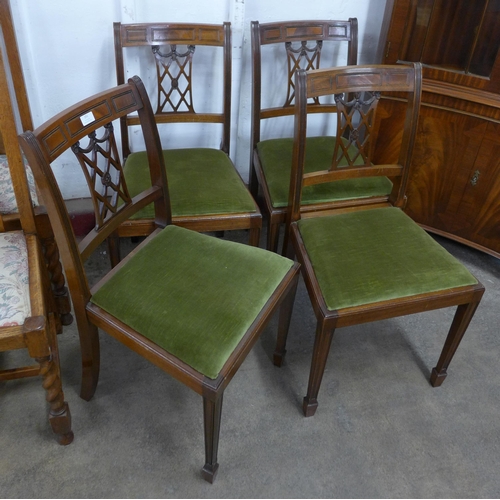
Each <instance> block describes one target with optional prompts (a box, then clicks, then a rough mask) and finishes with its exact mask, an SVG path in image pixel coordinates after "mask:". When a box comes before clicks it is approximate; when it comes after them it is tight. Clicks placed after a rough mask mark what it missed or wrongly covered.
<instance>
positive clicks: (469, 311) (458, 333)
mask: <svg viewBox="0 0 500 500" xmlns="http://www.w3.org/2000/svg"><path fill="white" fill-rule="evenodd" d="M481 296H482V292H481V293H480V295H479V298H478V300H477V301H474V302H470V303H469V304H462V305H460V306H458V307H457V311H456V313H455V317H454V318H453V322H452V324H451V327H450V331H449V333H448V336H447V337H446V341H445V343H444V346H443V350H442V352H441V356H440V357H439V361H438V363H437V365H436V366H435V367H434V368H433V369H432V373H431V379H430V382H431V385H432V386H433V387H439V386H440V385H441V384H442V383H443V382H444V379H445V378H446V375H447V373H446V370H447V369H448V366H449V364H450V363H451V360H452V359H453V356H454V355H455V352H456V351H457V348H458V346H459V344H460V341H461V340H462V337H463V336H464V334H465V331H466V330H467V327H468V326H469V323H470V322H471V319H472V317H473V316H474V313H475V312H476V309H477V306H478V305H479V301H480V300H481Z"/></svg>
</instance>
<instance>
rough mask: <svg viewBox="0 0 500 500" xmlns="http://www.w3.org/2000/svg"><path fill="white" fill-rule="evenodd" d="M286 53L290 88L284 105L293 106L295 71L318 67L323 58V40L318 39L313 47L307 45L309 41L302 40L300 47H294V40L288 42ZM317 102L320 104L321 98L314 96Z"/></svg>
mask: <svg viewBox="0 0 500 500" xmlns="http://www.w3.org/2000/svg"><path fill="white" fill-rule="evenodd" d="M285 47H286V55H287V61H288V90H287V96H286V101H285V104H284V107H286V106H291V105H292V104H293V100H294V99H295V73H296V72H297V71H298V70H299V69H305V70H306V71H309V70H311V69H318V68H319V63H320V59H321V49H322V47H323V41H322V40H318V41H316V43H315V44H314V46H313V47H309V46H308V45H307V41H305V40H304V41H302V42H300V47H297V48H294V47H293V45H292V42H286V43H285ZM313 101H314V103H315V104H319V98H318V97H315V98H313Z"/></svg>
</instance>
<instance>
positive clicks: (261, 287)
mask: <svg viewBox="0 0 500 500" xmlns="http://www.w3.org/2000/svg"><path fill="white" fill-rule="evenodd" d="M292 265H293V262H292V261H291V260H289V259H286V258H284V257H281V256H279V255H277V254H274V253H272V252H268V251H266V250H262V249H260V248H256V247H252V246H248V245H243V244H239V243H234V242H229V241H224V240H220V239H218V238H215V237H212V236H207V235H204V234H200V233H196V232H194V231H190V230H188V229H184V228H181V227H177V226H173V225H171V226H167V227H166V228H165V229H164V230H163V231H161V232H160V233H159V234H158V235H157V236H156V237H155V238H154V239H153V240H152V241H151V242H150V243H149V244H148V245H146V246H145V247H143V248H142V249H141V250H139V251H138V252H137V254H136V255H134V256H133V257H132V258H131V259H130V261H129V262H127V263H126V265H125V266H124V267H122V268H121V269H119V270H118V272H117V273H116V274H115V275H114V276H113V277H112V278H111V279H110V280H109V281H108V282H107V283H105V284H104V285H103V286H102V287H101V288H100V289H99V290H98V291H97V292H96V293H95V294H94V295H93V297H92V299H91V300H92V302H93V303H94V304H96V305H98V306H99V307H101V308H102V309H104V310H106V311H107V312H109V313H111V314H112V315H114V316H116V317H117V318H118V319H120V320H121V321H123V322H124V323H126V324H127V325H129V326H130V327H132V328H134V329H135V330H136V331H138V332H139V333H141V334H142V335H144V336H145V337H147V338H148V339H150V340H152V341H153V342H155V343H156V344H157V345H159V346H160V347H162V348H163V349H165V350H166V351H168V352H170V353H172V354H173V355H174V356H176V357H178V358H179V359H181V360H182V361H184V362H185V363H187V364H188V365H189V366H191V367H192V368H194V369H195V370H197V371H198V372H200V373H202V374H203V375H206V376H207V377H210V378H212V379H214V378H217V375H218V374H219V372H220V370H221V368H222V367H223V365H224V363H225V362H226V361H227V359H228V357H229V356H230V354H231V353H232V352H233V351H234V349H235V347H236V346H237V344H238V342H239V341H240V340H241V338H242V337H243V336H244V334H245V333H246V332H247V330H248V328H249V327H250V325H251V324H252V322H253V321H254V320H255V318H256V317H257V315H258V314H259V313H260V311H261V309H262V308H263V306H264V305H265V303H266V302H267V300H268V299H269V298H270V297H271V295H272V294H273V292H274V291H275V290H276V288H277V286H278V285H279V283H280V282H281V280H282V279H283V277H284V276H285V274H286V273H287V272H288V271H289V270H290V268H291V267H292Z"/></svg>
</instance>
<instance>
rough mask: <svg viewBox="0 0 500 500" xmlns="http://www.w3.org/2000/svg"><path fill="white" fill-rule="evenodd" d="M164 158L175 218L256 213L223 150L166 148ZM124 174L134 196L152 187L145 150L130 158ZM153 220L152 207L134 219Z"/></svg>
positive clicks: (126, 163) (253, 204) (245, 189)
mask: <svg viewBox="0 0 500 500" xmlns="http://www.w3.org/2000/svg"><path fill="white" fill-rule="evenodd" d="M163 156H164V158H165V168H166V171H167V179H168V188H169V193H170V201H171V206H172V215H173V217H178V216H189V215H208V214H227V213H245V212H255V203H254V200H253V198H252V196H251V194H250V193H249V191H248V189H247V188H246V186H245V184H244V183H243V181H242V180H241V177H240V176H239V175H238V172H237V171H236V170H235V168H234V166H233V164H232V163H231V160H230V159H229V157H228V156H227V155H226V154H225V153H224V152H223V151H220V150H217V149H210V148H196V149H167V150H164V151H163ZM124 174H125V181H126V183H127V186H128V188H129V192H130V195H131V196H132V197H133V196H135V195H137V194H139V193H140V192H142V191H144V190H145V189H147V188H148V187H149V186H151V180H150V176H149V166H148V161H147V154H146V152H145V151H142V152H138V153H132V154H131V155H129V157H128V158H127V161H126V162H125V167H124ZM153 217H154V209H153V205H149V206H148V207H146V208H144V209H143V210H141V211H140V212H138V213H136V214H135V215H134V216H133V217H132V218H133V219H150V218H153Z"/></svg>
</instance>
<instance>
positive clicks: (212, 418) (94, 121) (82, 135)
mask: <svg viewBox="0 0 500 500" xmlns="http://www.w3.org/2000/svg"><path fill="white" fill-rule="evenodd" d="M130 113H137V115H138V117H139V120H140V124H141V128H142V133H143V135H144V138H145V142H146V151H147V154H148V161H149V167H150V171H151V186H152V187H150V188H149V189H147V190H146V191H144V192H142V193H140V194H139V195H137V196H135V197H134V198H132V199H131V198H130V196H129V195H128V189H127V187H126V182H125V179H124V176H123V170H122V163H121V161H120V158H119V154H118V151H117V149H116V141H115V136H114V127H113V126H112V122H115V124H117V123H118V122H119V120H120V119H121V118H124V117H125V116H126V115H128V114H130ZM81 140H82V144H80V141H81ZM20 141H21V145H22V147H23V150H24V152H25V154H26V156H27V157H28V158H29V160H30V162H31V164H32V165H33V171H34V174H35V177H36V179H37V182H38V183H39V186H40V189H41V192H42V195H43V198H44V200H45V201H46V206H47V210H48V214H49V217H50V219H51V222H52V224H53V227H54V228H55V234H56V238H57V241H58V244H59V248H60V251H61V256H62V259H63V263H64V268H65V271H66V274H67V278H68V284H69V288H70V292H71V296H72V299H73V304H74V311H75V316H76V320H77V324H78V331H79V335H80V346H81V352H82V386H81V397H82V398H84V399H86V400H89V399H91V398H92V396H93V394H94V392H95V390H96V387H97V382H98V378H99V364H100V359H99V337H98V328H99V329H101V330H103V331H104V332H106V333H107V334H109V335H111V336H113V337H115V338H116V339H118V340H119V341H121V342H122V343H123V344H124V345H126V346H127V347H129V348H130V349H132V350H133V351H135V352H137V353H138V354H140V355H141V356H143V357H144V358H146V359H148V360H149V361H150V362H152V363H153V364H155V365H156V366H158V367H160V368H161V369H163V370H164V371H165V372H167V373H169V374H170V375H172V376H173V377H174V378H176V379H177V380H179V381H180V382H181V383H183V384H184V385H186V386H187V387H189V388H190V389H192V390H194V391H195V392H197V393H198V394H200V395H201V396H202V397H203V409H204V428H205V458H206V461H205V465H204V467H203V470H202V472H203V477H204V478H205V479H206V480H207V481H209V482H213V480H214V479H215V475H216V473H217V470H218V461H217V451H218V443H219V431H220V418H221V407H222V395H223V391H224V389H225V388H226V387H227V385H228V384H229V382H230V381H231V379H232V378H233V376H234V375H235V373H236V371H237V370H238V368H239V367H240V365H241V364H242V363H243V361H244V360H245V358H246V355H247V354H248V352H249V351H250V349H251V348H252V346H253V345H254V344H255V342H256V341H257V339H258V337H259V335H260V334H261V333H262V332H263V330H264V328H265V327H266V325H267V324H268V322H269V320H270V318H271V316H272V315H273V313H274V312H275V311H276V310H277V309H278V308H280V306H282V307H281V311H280V322H279V326H278V332H279V333H278V335H279V337H284V336H285V337H286V330H287V329H288V326H289V323H290V315H291V309H292V305H293V299H294V296H295V290H296V286H297V281H298V264H294V265H293V266H292V268H291V269H290V271H289V272H288V273H287V274H286V275H285V276H284V278H283V280H282V281H281V283H279V284H278V286H277V288H276V290H275V291H274V292H273V294H272V295H271V297H270V299H269V300H268V301H267V302H266V303H265V305H264V307H263V308H262V310H261V312H260V313H259V314H258V315H257V316H256V317H255V319H254V321H253V323H252V324H251V325H250V326H249V328H248V330H247V331H246V333H245V334H244V336H243V338H242V339H241V341H240V342H239V343H238V345H237V346H236V348H235V349H234V351H233V352H232V354H231V355H230V356H229V358H228V360H227V361H226V363H225V364H224V366H223V367H222V369H221V371H220V372H219V375H218V377H217V378H216V379H211V378H208V377H207V376H205V375H203V374H201V373H200V372H198V371H196V370H195V369H194V368H192V367H191V366H190V365H188V364H186V363H185V362H183V361H182V360H181V359H179V358H177V357H176V356H174V355H173V354H172V353H170V352H168V351H167V350H165V349H163V348H161V347H160V346H158V345H157V344H155V343H154V342H153V341H151V340H150V339H148V338H147V337H145V336H143V335H141V334H140V333H138V332H137V331H136V330H134V329H133V328H131V327H130V326H129V325H127V324H125V323H123V322H122V321H120V320H119V319H118V318H116V317H115V316H113V315H112V314H110V313H109V312H107V311H105V310H104V309H101V308H100V307H98V306H97V305H95V304H93V303H92V302H91V300H90V299H91V297H92V294H93V293H95V292H96V290H98V289H99V288H100V287H101V286H102V285H103V284H104V283H106V282H107V281H108V280H109V279H110V276H112V275H113V274H114V273H116V272H117V271H118V270H120V269H123V268H124V267H126V266H127V263H128V262H129V261H130V259H131V258H132V256H133V255H135V254H136V253H137V252H138V251H139V249H140V248H143V247H144V246H146V245H148V244H149V243H150V242H151V241H152V240H153V239H154V238H155V237H156V236H157V235H158V234H159V233H160V232H161V230H162V229H163V228H165V226H167V225H169V224H171V223H172V216H171V210H170V200H169V193H168V185H167V178H166V172H165V166H164V162H163V155H162V152H161V144H160V138H159V135H158V130H157V127H156V122H155V120H154V113H153V109H152V108H151V104H150V102H149V98H148V96H147V93H146V90H145V88H144V85H143V83H142V81H141V80H140V79H139V78H138V77H133V78H132V79H130V80H129V81H128V83H126V84H123V85H120V86H118V87H115V88H113V89H110V90H108V91H105V92H101V93H100V94H97V95H95V96H92V97H90V98H88V99H86V100H84V101H82V102H80V103H78V104H75V105H74V106H72V107H70V108H68V109H67V110H65V111H63V112H61V113H59V114H58V115H56V116H55V117H54V118H52V119H51V120H48V121H47V122H46V123H44V124H42V125H41V126H40V127H38V128H37V129H36V130H35V131H34V132H27V133H24V134H23V135H22V136H21V137H20ZM68 150H72V151H73V152H74V153H75V155H76V156H77V158H78V160H79V162H80V165H81V167H82V169H83V170H84V171H87V173H86V176H87V181H88V186H89V189H90V195H91V196H92V198H93V200H94V207H95V210H96V221H97V225H96V227H95V228H94V229H93V230H92V231H90V233H89V234H88V235H87V236H86V237H85V238H84V239H83V240H82V241H81V242H80V243H77V241H76V239H75V236H74V234H73V230H72V227H71V220H70V216H69V214H68V212H67V209H66V206H65V204H64V201H63V199H62V197H61V194H60V191H59V189H58V186H57V182H56V180H55V177H54V175H53V172H52V168H51V162H53V161H54V160H55V159H57V158H58V157H59V156H60V155H61V154H62V153H63V152H64V151H68ZM99 159H100V160H104V161H99ZM103 165H104V167H103ZM111 171H112V172H113V173H114V177H113V181H112V179H111V178H112V176H111V174H110V172H111ZM120 202H121V203H120ZM151 203H154V207H155V219H154V225H155V228H154V231H153V232H152V233H151V234H150V235H149V237H148V238H147V239H146V240H145V241H143V242H142V243H141V244H140V245H139V246H138V247H136V249H134V250H133V251H132V252H131V253H130V254H129V255H127V256H126V257H125V258H124V259H123V260H122V261H121V262H120V263H119V264H118V265H117V266H116V267H114V268H113V269H112V270H111V271H110V272H109V274H107V275H105V276H103V277H102V279H101V280H100V281H99V283H97V284H96V285H94V286H93V288H92V289H90V288H89V284H88V281H87V277H86V273H85V268H84V265H83V264H84V261H85V260H86V259H87V258H88V257H89V256H90V255H91V253H92V252H93V251H95V250H96V249H97V248H98V247H99V245H100V244H101V243H103V242H104V241H105V240H106V239H108V238H109V236H110V235H112V234H113V233H114V232H115V231H116V229H117V228H118V227H119V226H120V224H122V223H123V222H124V221H126V220H127V219H128V218H130V216H131V215H133V213H135V212H137V211H138V210H140V209H141V208H143V207H145V206H147V205H149V204H151ZM207 238H209V237H208V236H207ZM256 251H260V250H256ZM241 265H242V266H244V265H245V263H244V262H242V264H241ZM158 266H159V267H162V268H163V267H164V262H161V261H159V262H158ZM126 292H127V293H130V294H131V296H132V297H136V296H137V295H140V294H142V293H144V291H143V290H141V289H136V288H134V287H130V288H127V290H126ZM185 292H186V291H185V290H184V292H183V293H185ZM181 328H182V325H181ZM172 333H174V334H175V333H177V332H172ZM200 333H201V332H200ZM166 334H168V332H166Z"/></svg>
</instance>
